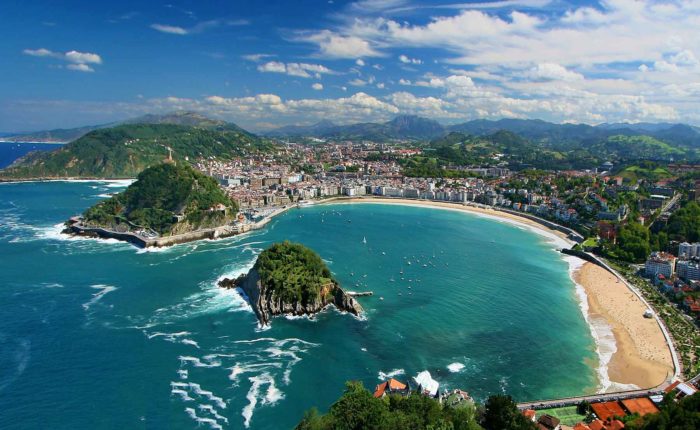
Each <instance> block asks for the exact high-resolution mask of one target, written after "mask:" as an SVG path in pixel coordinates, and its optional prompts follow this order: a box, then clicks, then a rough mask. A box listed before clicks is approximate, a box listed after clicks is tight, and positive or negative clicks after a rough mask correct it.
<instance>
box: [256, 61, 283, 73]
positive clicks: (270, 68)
mask: <svg viewBox="0 0 700 430" xmlns="http://www.w3.org/2000/svg"><path fill="white" fill-rule="evenodd" d="M258 71H259V72H270V73H287V65H286V64H284V63H280V62H278V61H270V62H267V63H265V64H261V65H259V66H258Z"/></svg>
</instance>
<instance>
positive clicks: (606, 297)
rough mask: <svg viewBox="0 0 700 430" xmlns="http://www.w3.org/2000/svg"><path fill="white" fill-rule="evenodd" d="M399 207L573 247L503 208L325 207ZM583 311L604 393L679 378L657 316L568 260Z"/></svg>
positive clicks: (618, 285)
mask: <svg viewBox="0 0 700 430" xmlns="http://www.w3.org/2000/svg"><path fill="white" fill-rule="evenodd" d="M353 203H359V204H394V205H403V206H414V207H430V208H436V209H443V210H455V211H461V212H467V213H471V214H474V215H477V216H482V217H486V218H489V219H494V220H496V221H502V222H508V223H511V224H514V225H520V226H522V227H527V228H529V229H530V230H531V231H533V232H535V233H537V234H540V235H542V236H544V237H546V238H548V239H549V240H550V241H552V242H554V244H555V246H557V247H560V248H567V247H570V246H572V245H574V244H575V243H576V242H575V241H573V240H572V239H571V238H570V237H569V236H568V235H567V234H565V233H564V232H562V231H559V230H555V229H552V228H549V227H547V226H546V225H544V224H542V223H539V222H536V221H534V220H532V219H530V218H526V217H524V216H519V215H517V214H514V213H510V212H504V211H500V210H494V209H487V208H482V207H477V206H472V205H462V204H459V203H452V202H439V201H430V200H411V199H400V198H381V197H370V198H367V197H364V198H363V197H359V198H335V199H329V200H326V201H323V202H320V204H353ZM564 260H565V261H567V263H568V264H569V273H570V277H571V279H572V281H573V282H574V284H575V285H576V289H577V295H578V299H579V300H580V301H581V311H582V313H583V316H584V318H585V320H586V322H587V324H588V326H589V328H590V330H591V334H592V336H593V339H594V341H595V343H596V355H597V357H598V361H599V363H598V367H597V368H596V369H595V370H596V373H597V378H598V382H599V386H598V391H599V392H601V393H602V392H608V393H609V392H622V391H630V390H636V389H649V388H654V387H658V386H660V385H662V384H663V383H664V382H666V381H667V379H668V378H669V377H670V376H672V375H673V374H674V367H673V361H672V358H671V351H670V349H669V348H670V346H669V345H668V343H667V341H666V339H665V337H664V335H663V333H662V331H661V328H660V327H659V325H658V323H657V322H656V320H655V319H654V318H644V316H643V315H644V311H645V310H646V309H647V306H646V305H645V304H644V303H643V302H642V300H640V299H639V297H637V296H636V294H634V292H633V291H631V290H630V289H629V288H628V287H627V286H626V284H625V283H624V282H623V281H621V280H619V279H618V278H617V276H616V275H614V274H612V273H610V272H609V271H608V270H606V269H605V268H603V267H601V266H598V265H596V264H594V263H591V262H588V261H585V260H583V259H581V258H579V257H576V256H566V257H564Z"/></svg>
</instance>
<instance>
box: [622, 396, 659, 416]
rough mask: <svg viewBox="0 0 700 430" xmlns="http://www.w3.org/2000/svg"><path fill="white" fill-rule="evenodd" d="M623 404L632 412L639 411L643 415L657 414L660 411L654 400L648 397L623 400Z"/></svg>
mask: <svg viewBox="0 0 700 430" xmlns="http://www.w3.org/2000/svg"><path fill="white" fill-rule="evenodd" d="M622 406H624V407H625V409H627V410H628V411H629V413H630V414H634V413H637V414H639V416H642V417H643V416H644V415H646V414H655V413H657V412H659V408H657V407H656V405H655V404H654V402H652V401H651V400H650V399H649V398H648V397H640V398H638V399H627V400H623V401H622Z"/></svg>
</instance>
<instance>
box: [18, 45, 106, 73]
mask: <svg viewBox="0 0 700 430" xmlns="http://www.w3.org/2000/svg"><path fill="white" fill-rule="evenodd" d="M22 53H23V54H25V55H29V56H32V57H45V58H55V59H57V60H61V61H65V62H68V63H71V64H68V65H67V66H66V69H69V70H75V71H79V72H94V71H95V70H94V69H93V68H92V67H90V66H88V64H102V57H100V56H99V55H97V54H94V53H91V52H79V51H74V50H72V51H67V52H56V51H51V50H49V49H46V48H39V49H25V50H23V51H22Z"/></svg>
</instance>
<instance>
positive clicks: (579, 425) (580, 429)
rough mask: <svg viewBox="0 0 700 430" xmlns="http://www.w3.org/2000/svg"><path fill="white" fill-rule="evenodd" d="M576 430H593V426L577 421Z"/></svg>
mask: <svg viewBox="0 0 700 430" xmlns="http://www.w3.org/2000/svg"><path fill="white" fill-rule="evenodd" d="M574 430H591V428H590V427H588V426H587V425H585V424H584V423H576V425H575V426H574Z"/></svg>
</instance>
